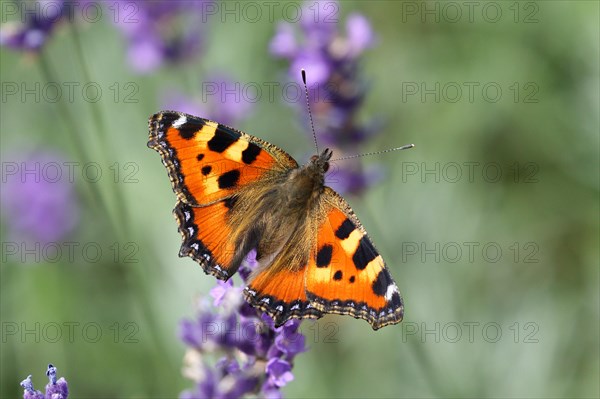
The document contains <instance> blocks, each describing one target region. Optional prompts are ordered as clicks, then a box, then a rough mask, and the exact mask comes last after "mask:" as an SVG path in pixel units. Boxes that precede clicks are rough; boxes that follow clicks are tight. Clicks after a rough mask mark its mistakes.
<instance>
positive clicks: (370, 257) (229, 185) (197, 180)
mask: <svg viewBox="0 0 600 399" xmlns="http://www.w3.org/2000/svg"><path fill="white" fill-rule="evenodd" d="M149 129H150V139H149V141H148V147H150V148H153V149H155V150H156V151H158V152H159V153H160V155H161V157H162V162H163V164H164V165H165V166H166V167H167V169H168V172H169V177H170V179H171V183H172V185H173V191H175V194H177V198H178V201H177V205H176V206H175V209H174V210H173V213H174V214H175V217H176V218H177V221H178V222H179V231H180V232H181V235H182V237H183V244H182V246H181V250H180V252H179V256H182V257H183V256H189V257H191V258H192V259H194V260H195V261H197V262H198V263H199V264H200V265H201V266H202V268H203V269H204V271H205V272H206V273H207V274H212V275H214V276H215V277H217V278H218V279H221V280H228V279H229V278H230V277H231V276H233V275H234V274H235V272H236V271H237V269H238V268H239V266H240V264H241V263H242V261H243V260H244V258H245V257H246V255H247V254H248V253H249V252H250V251H251V250H252V249H256V251H257V255H256V258H257V261H258V264H259V266H258V268H257V269H256V270H255V272H254V273H253V275H251V276H250V280H249V284H248V286H247V287H246V288H245V290H244V297H245V299H246V301H248V302H249V303H250V304H251V305H252V306H254V307H256V308H258V309H260V310H262V311H264V312H266V313H268V314H269V315H270V316H271V317H273V319H274V321H275V324H276V325H277V326H279V325H281V324H283V323H285V322H286V321H287V320H289V319H290V318H314V319H317V318H320V317H322V316H323V315H324V314H326V313H337V314H347V315H351V316H354V317H355V318H362V319H365V320H366V321H368V322H369V323H370V324H371V326H372V327H373V329H374V330H376V329H378V328H381V327H383V326H386V325H388V324H395V323H399V322H400V321H401V320H402V315H403V310H404V307H403V303H402V298H401V296H400V293H399V291H398V287H397V286H396V284H395V283H394V280H393V279H392V277H391V276H390V273H389V271H388V269H387V268H386V266H385V263H384V261H383V259H382V257H381V255H379V253H378V252H377V250H376V249H375V247H374V246H373V244H372V243H371V240H370V239H369V237H368V236H367V233H366V231H365V229H364V228H363V227H362V225H361V224H360V222H359V221H358V218H357V217H356V216H355V215H354V212H353V211H352V209H351V208H350V206H349V205H348V203H347V202H346V201H345V200H344V199H343V198H342V197H341V196H340V195H339V194H337V193H336V192H335V191H334V190H332V189H331V188H330V187H327V186H325V173H326V172H327V170H328V168H329V160H330V159H331V155H332V152H331V151H330V150H328V149H327V150H325V151H323V152H321V153H320V154H318V155H314V156H313V157H312V158H311V159H310V161H309V162H308V163H307V164H306V165H303V166H298V163H297V162H296V161H295V160H294V159H293V158H292V157H291V156H290V155H288V154H287V153H286V152H285V151H283V150H281V149H280V148H278V147H276V146H274V145H273V144H270V143H267V142H265V141H263V140H261V139H259V138H257V137H254V136H250V135H248V134H246V133H244V132H241V131H239V130H236V129H233V128H230V127H228V126H224V125H221V124H219V123H216V122H212V121H209V120H207V119H203V118H198V117H195V116H192V115H187V114H183V113H180V112H174V111H163V112H159V113H158V114H156V115H154V116H152V117H151V118H150V121H149Z"/></svg>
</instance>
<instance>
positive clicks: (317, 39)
mask: <svg viewBox="0 0 600 399" xmlns="http://www.w3.org/2000/svg"><path fill="white" fill-rule="evenodd" d="M317 4H318V5H317ZM331 4H332V3H331V2H319V3H315V4H313V2H305V7H306V8H305V10H306V12H305V13H303V14H302V15H303V18H302V19H301V21H300V24H299V25H300V27H299V28H297V25H292V24H290V23H288V22H281V23H280V24H279V25H278V26H277V29H276V32H275V35H274V36H273V39H272V40H271V43H270V45H269V51H270V52H271V54H272V55H273V56H274V57H277V58H284V59H286V60H287V61H288V63H289V77H290V78H291V79H292V80H294V81H296V82H298V83H300V82H299V80H300V70H301V69H305V70H306V71H307V75H308V82H307V84H308V89H309V96H310V101H311V103H313V108H312V111H313V117H314V120H315V126H316V128H317V132H318V133H319V142H320V143H321V144H323V145H324V146H327V147H329V148H332V149H333V151H334V153H335V154H336V158H341V157H343V156H344V155H354V154H356V153H358V152H360V151H359V149H360V148H364V143H365V142H366V141H367V140H368V139H370V138H371V137H373V135H374V134H375V133H377V132H378V131H380V125H379V124H377V123H374V122H373V121H371V122H369V123H367V124H359V123H357V120H358V117H357V115H358V114H359V111H360V108H361V107H362V105H363V101H364V98H365V95H366V92H367V87H366V84H365V83H364V82H363V80H362V79H361V76H360V64H359V61H360V56H361V55H362V54H363V53H364V51H365V50H367V49H369V48H371V47H373V45H374V44H375V42H376V38H375V34H374V33H373V30H372V28H371V24H370V23H369V21H368V20H367V18H365V17H364V16H363V15H361V14H358V13H351V14H350V15H348V17H347V18H346V23H345V26H344V27H341V26H340V24H339V23H338V20H339V19H340V18H339V15H338V13H337V12H335V13H334V14H333V15H330V14H329V13H328V10H329V9H330V7H331ZM336 4H337V3H336ZM315 5H317V7H321V9H320V11H322V12H319V13H317V14H316V15H315V14H311V12H310V11H311V10H312V9H313V7H314V6H315ZM336 9H339V4H338V5H337V7H336ZM297 105H298V106H299V107H302V110H305V108H306V104H305V103H304V101H301V102H299V103H298V104H297ZM304 112H306V111H304ZM302 119H303V120H308V118H307V115H306V114H303V116H302ZM306 131H307V132H310V129H306ZM339 166H340V169H336V170H335V172H336V173H331V174H330V175H329V176H328V180H327V184H328V185H329V186H331V187H333V188H334V189H335V190H336V191H339V192H341V193H342V194H346V193H352V194H360V193H361V192H363V190H364V189H365V188H366V187H367V186H368V185H371V184H373V182H374V181H377V180H380V178H381V175H382V173H381V171H380V170H379V169H377V168H373V169H368V168H365V167H364V166H363V165H362V163H361V162H360V160H358V159H354V160H348V161H345V162H344V163H342V164H340V165H339Z"/></svg>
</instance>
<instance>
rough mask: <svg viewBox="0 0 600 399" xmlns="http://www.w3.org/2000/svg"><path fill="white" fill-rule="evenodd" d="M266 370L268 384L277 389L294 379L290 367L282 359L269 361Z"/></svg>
mask: <svg viewBox="0 0 600 399" xmlns="http://www.w3.org/2000/svg"><path fill="white" fill-rule="evenodd" d="M266 370H267V374H268V375H269V382H270V383H272V384H273V385H275V386H277V387H283V386H285V385H287V383H288V382H290V381H292V380H293V379H294V375H293V374H292V365H291V364H289V363H288V362H287V361H285V360H282V359H278V358H272V359H269V362H268V363H267V367H266Z"/></svg>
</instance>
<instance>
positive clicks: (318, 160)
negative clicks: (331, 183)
mask: <svg viewBox="0 0 600 399" xmlns="http://www.w3.org/2000/svg"><path fill="white" fill-rule="evenodd" d="M332 155H333V151H331V150H330V149H329V148H326V149H324V150H323V152H321V154H320V155H313V156H312V157H310V164H311V165H312V166H313V167H314V168H316V169H317V170H318V171H320V172H321V173H323V174H325V173H326V172H327V171H328V170H329V160H330V159H331V156H332Z"/></svg>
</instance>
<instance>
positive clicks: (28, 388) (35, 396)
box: [21, 374, 44, 399]
mask: <svg viewBox="0 0 600 399" xmlns="http://www.w3.org/2000/svg"><path fill="white" fill-rule="evenodd" d="M21 386H22V387H23V399H44V394H43V393H41V392H40V391H36V390H35V389H34V388H33V382H31V374H30V375H28V376H27V378H25V379H24V380H23V381H21Z"/></svg>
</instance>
